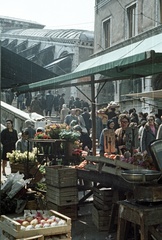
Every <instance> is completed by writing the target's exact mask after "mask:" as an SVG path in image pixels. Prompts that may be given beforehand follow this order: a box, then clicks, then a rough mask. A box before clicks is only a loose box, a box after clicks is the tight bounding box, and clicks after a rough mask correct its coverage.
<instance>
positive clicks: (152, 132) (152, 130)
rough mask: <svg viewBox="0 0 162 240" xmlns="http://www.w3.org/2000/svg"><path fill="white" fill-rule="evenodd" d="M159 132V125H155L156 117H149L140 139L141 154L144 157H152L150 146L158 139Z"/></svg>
mask: <svg viewBox="0 0 162 240" xmlns="http://www.w3.org/2000/svg"><path fill="white" fill-rule="evenodd" d="M157 131H158V125H157V124H156V123H155V117H154V116H152V115H150V116H148V118H147V123H146V124H145V126H144V129H143V132H142V135H141V139H140V147H141V152H142V153H143V154H144V155H146V154H148V155H150V150H149V145H150V143H151V142H152V141H154V140H155V139H156V135H157Z"/></svg>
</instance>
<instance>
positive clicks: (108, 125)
mask: <svg viewBox="0 0 162 240" xmlns="http://www.w3.org/2000/svg"><path fill="white" fill-rule="evenodd" d="M112 122H113V123H115V122H114V120H113V119H109V120H108V121H107V128H108V129H110V124H111V123H112Z"/></svg>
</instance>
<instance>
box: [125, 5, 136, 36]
mask: <svg viewBox="0 0 162 240" xmlns="http://www.w3.org/2000/svg"><path fill="white" fill-rule="evenodd" d="M127 19H128V38H131V37H134V36H135V33H136V4H133V5H131V6H130V7H128V8H127Z"/></svg>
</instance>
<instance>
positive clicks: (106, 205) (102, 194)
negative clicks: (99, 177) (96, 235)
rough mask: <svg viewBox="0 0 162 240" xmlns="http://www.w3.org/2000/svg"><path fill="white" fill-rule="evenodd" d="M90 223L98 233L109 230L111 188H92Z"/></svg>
mask: <svg viewBox="0 0 162 240" xmlns="http://www.w3.org/2000/svg"><path fill="white" fill-rule="evenodd" d="M93 199H94V200H93V206H92V221H93V223H94V224H95V226H96V227H97V229H98V230H99V231H107V230H109V224H110V218H111V208H112V199H113V190H112V189H111V188H100V189H99V188H97V187H95V188H94V192H93Z"/></svg>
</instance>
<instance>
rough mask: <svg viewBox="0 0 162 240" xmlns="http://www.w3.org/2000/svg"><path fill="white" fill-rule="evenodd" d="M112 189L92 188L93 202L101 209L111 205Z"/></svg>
mask: <svg viewBox="0 0 162 240" xmlns="http://www.w3.org/2000/svg"><path fill="white" fill-rule="evenodd" d="M112 199H113V190H112V189H111V188H100V189H98V188H93V204H94V205H95V206H96V207H97V208H98V209H102V210H109V209H111V207H112Z"/></svg>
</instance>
